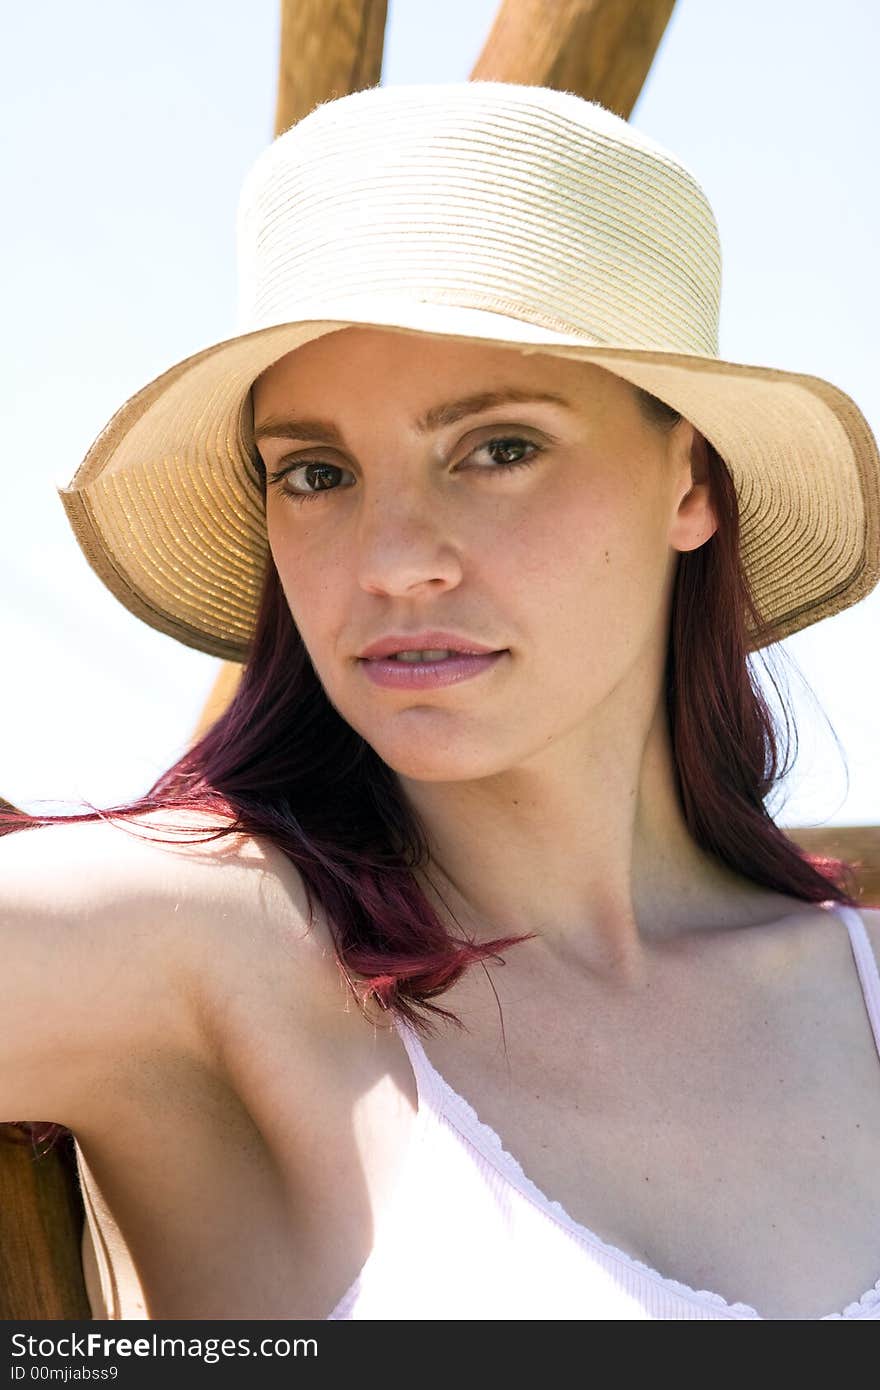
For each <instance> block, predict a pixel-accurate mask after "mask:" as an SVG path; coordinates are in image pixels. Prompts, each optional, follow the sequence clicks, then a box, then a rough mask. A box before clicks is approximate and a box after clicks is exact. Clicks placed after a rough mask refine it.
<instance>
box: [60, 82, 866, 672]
mask: <svg viewBox="0 0 880 1390" xmlns="http://www.w3.org/2000/svg"><path fill="white" fill-rule="evenodd" d="M237 231H238V255H239V294H240V299H239V327H238V332H237V333H236V335H235V336H234V337H232V338H230V339H228V340H225V341H223V342H221V343H212V344H210V345H209V346H207V347H206V348H205V349H204V350H203V351H201V352H198V353H196V354H195V355H193V356H191V357H189V358H187V359H185V360H184V361H182V362H178V363H176V364H175V365H174V366H173V367H171V368H170V370H169V371H167V372H165V373H163V375H162V376H160V377H158V378H157V379H156V380H155V381H153V382H151V383H149V384H148V385H147V386H146V387H144V388H143V390H141V391H139V392H138V393H137V394H136V395H135V396H133V397H132V398H131V399H130V400H129V401H127V402H125V404H124V405H123V406H122V407H121V409H120V410H119V411H117V413H116V414H115V415H114V417H113V418H112V420H111V421H110V422H109V424H108V425H107V426H106V428H105V429H104V430H103V431H102V433H101V434H100V435H99V436H98V438H97V440H96V441H95V443H94V444H93V445H92V447H91V449H90V450H89V452H88V454H87V455H86V458H85V460H84V461H83V463H82V465H81V466H80V468H79V469H78V470H77V472H76V474H75V476H74V478H73V479H72V481H71V483H70V484H69V486H68V487H67V488H65V489H60V495H61V499H62V502H63V504H64V507H65V509H66V512H67V515H68V518H69V520H70V523H71V525H72V527H73V529H74V532H75V534H76V537H77V539H78V541H79V543H80V545H81V546H82V549H83V551H84V553H85V555H86V557H87V559H88V561H89V563H90V564H91V565H92V567H93V568H94V570H95V571H96V573H97V574H98V575H99V576H100V577H101V579H102V580H103V581H104V583H105V584H106V585H107V586H108V587H109V588H110V589H111V591H112V592H113V593H114V594H115V595H116V596H117V597H118V598H119V599H120V601H121V602H122V603H124V604H125V605H126V606H127V607H128V608H129V609H130V610H131V612H133V613H135V614H136V615H137V616H138V617H139V618H142V619H143V620H144V621H146V622H148V623H150V624H151V625H152V626H154V627H156V628H158V629H159V630H161V631H163V632H166V633H169V634H170V635H171V636H173V637H175V638H177V639H178V640H179V641H181V642H184V643H186V644H188V645H190V646H193V647H196V648H199V649H200V650H203V651H207V652H210V653H212V654H213V655H217V656H222V657H227V658H229V659H242V658H243V657H244V656H245V654H246V650H247V645H248V641H249V639H250V636H251V634H252V631H253V625H254V618H255V613H256V605H257V601H258V597H259V592H260V588H261V584H262V579H263V574H264V569H265V565H266V560H267V545H266V534H265V520H264V505H263V497H262V493H261V487H260V482H259V476H258V473H257V471H256V469H255V466H254V462H253V460H254V457H255V452H256V451H255V448H254V443H253V436H252V418H251V409H250V394H249V393H250V387H251V385H252V383H253V381H254V379H255V378H256V377H257V376H258V375H259V374H260V372H261V371H263V370H264V369H265V368H266V367H268V366H269V365H270V364H271V363H272V362H274V361H276V360H277V359H278V358H279V357H281V356H283V355H284V354H285V353H287V352H289V351H292V350H293V349H294V348H296V347H298V346H301V345H302V344H303V343H305V342H308V341H310V340H311V339H313V338H315V337H317V336H319V335H320V334H322V333H326V332H331V331H333V330H334V329H338V328H341V327H345V326H348V325H350V324H351V325H357V324H370V325H375V326H377V327H387V328H389V329H395V330H398V331H405V332H408V333H411V334H413V335H415V336H414V341H416V342H417V340H418V339H417V335H418V334H422V333H442V334H444V335H449V336H452V337H456V338H461V339H462V340H466V341H474V340H475V339H479V340H485V341H486V342H488V343H490V344H492V345H493V346H509V347H516V348H518V349H519V350H520V351H525V352H534V351H541V352H550V353H556V354H559V355H562V356H566V357H572V358H575V359H580V360H583V361H586V362H591V363H594V364H596V365H598V366H602V367H605V368H606V369H607V370H610V371H613V372H616V373H617V374H619V375H620V376H622V377H624V378H625V379H627V380H628V381H630V382H632V383H633V384H635V385H638V386H641V387H643V388H644V389H645V390H647V391H650V392H651V393H652V394H653V395H656V396H658V397H660V398H661V399H662V400H665V401H667V402H668V403H669V404H670V405H672V406H674V407H675V408H676V409H677V410H679V411H681V412H682V414H683V415H685V416H686V417H687V418H688V419H689V420H691V421H692V423H693V424H694V425H695V426H696V427H697V429H699V430H700V431H701V432H702V433H703V434H704V435H705V436H706V438H707V439H708V440H709V441H710V442H711V443H712V444H713V445H714V446H715V448H716V449H717V450H718V452H719V453H720V454H721V456H722V458H723V459H724V460H725V462H726V464H727V466H728V468H729V470H730V472H731V475H732V477H733V480H734V483H735V485H736V488H737V493H738V497H739V504H740V514H741V527H742V555H743V564H744V568H745V571H746V575H747V577H748V579H749V582H750V584H751V586H752V589H753V592H754V594H755V597H756V600H757V603H758V607H759V611H760V612H761V614H762V616H763V620H764V621H763V625H762V627H761V629H760V631H757V632H753V633H752V634H751V641H752V646H753V647H754V648H757V647H759V646H762V645H765V644H766V643H767V642H768V641H770V640H774V639H776V638H780V637H784V636H787V635H789V634H790V633H792V632H795V631H797V630H798V629H800V628H802V627H806V626H807V625H808V624H810V623H813V622H816V621H817V620H818V619H820V618H823V617H826V616H829V615H831V614H832V613H835V612H838V611H840V610H841V609H843V608H846V607H848V606H849V605H851V604H853V603H855V602H857V601H858V600H859V599H861V598H863V597H864V596H865V595H866V594H867V593H869V592H870V590H871V589H872V588H873V587H874V586H875V585H876V583H877V582H878V580H880V458H878V451H877V445H876V441H875V440H874V439H873V437H872V434H871V431H870V429H869V427H868V424H867V422H866V420H865V418H864V416H863V415H862V414H861V412H860V411H859V409H858V407H857V406H856V404H855V403H854V402H853V401H852V400H851V399H850V398H849V397H848V396H847V395H846V394H845V393H844V392H843V391H841V390H839V389H838V388H837V387H835V386H832V385H831V384H830V383H828V382H825V381H823V380H821V379H820V378H817V377H811V376H805V375H800V374H796V373H790V372H785V371H782V370H780V369H776V368H771V367H762V366H750V365H746V364H740V363H730V362H725V361H721V360H720V359H719V358H718V356H717V352H718V319H719V305H720V288H721V252H720V245H719V238H718V230H717V227H716V223H715V218H714V216H713V214H712V210H711V208H710V206H709V203H708V201H707V199H706V196H705V194H704V193H703V191H702V189H701V188H700V186H699V183H698V182H697V180H696V178H695V177H694V175H693V174H692V173H691V172H690V171H689V170H688V169H686V168H685V167H684V166H683V165H682V163H681V162H680V161H679V160H677V159H676V158H675V157H674V156H673V155H672V154H670V153H669V152H668V151H666V150H664V149H663V148H662V147H660V146H659V145H657V144H656V143H655V142H654V141H652V140H650V139H649V138H648V137H647V136H645V135H644V134H642V133H641V132H639V131H637V130H636V129H635V128H634V127H632V126H631V125H630V124H629V123H628V122H626V121H623V120H621V119H620V118H619V117H617V116H615V115H613V114H612V113H611V112H609V111H607V110H605V108H603V107H601V106H598V105H596V104H594V103H591V102H586V101H584V100H582V99H581V98H579V97H577V96H575V95H573V94H571V93H567V92H557V91H554V90H551V89H548V88H542V87H523V86H517V85H514V84H507V83H495V82H475V83H451V84H438V85H427V86H426V85H418V86H402V87H390V88H382V87H374V88H369V89H367V90H366V91H362V92H358V93H355V94H353V95H351V96H346V97H343V98H341V99H339V100H335V101H330V102H325V103H323V104H322V105H320V106H318V107H316V108H315V110H314V111H313V112H311V113H310V115H309V116H307V117H306V118H305V119H304V120H302V121H300V122H299V123H298V124H297V125H296V126H294V127H292V128H291V130H289V131H287V132H285V134H283V135H281V136H280V137H279V138H278V139H277V140H275V141H274V142H273V143H272V145H270V146H269V147H268V148H267V149H266V150H265V151H263V153H262V154H261V155H260V157H259V158H258V160H257V161H256V163H255V165H254V166H253V168H252V169H251V171H250V173H249V174H248V176H247V178H246V179H245V182H244V185H243V188H242V192H241V199H240V204H239V215H238V227H237Z"/></svg>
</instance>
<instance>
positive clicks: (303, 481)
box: [267, 434, 543, 502]
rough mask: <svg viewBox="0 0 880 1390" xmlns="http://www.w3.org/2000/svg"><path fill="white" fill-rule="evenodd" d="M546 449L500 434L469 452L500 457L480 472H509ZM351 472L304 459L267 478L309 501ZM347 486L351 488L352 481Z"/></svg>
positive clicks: (332, 489) (298, 498)
mask: <svg viewBox="0 0 880 1390" xmlns="http://www.w3.org/2000/svg"><path fill="white" fill-rule="evenodd" d="M542 450H543V445H541V444H536V443H535V442H534V441H533V440H531V439H523V438H521V436H519V435H515V434H514V435H497V436H496V437H495V438H493V439H487V440H486V441H485V442H484V443H483V444H478V445H477V447H476V448H475V449H472V450H471V452H470V454H468V455H467V458H468V459H471V458H474V457H475V456H476V455H477V454H481V453H484V452H486V453H490V454H492V455H494V456H495V457H496V462H495V464H494V466H491V467H486V466H485V465H478V468H479V471H480V472H482V473H509V472H510V471H511V470H512V469H514V468H527V467H528V466H529V465H530V464H532V463H534V462H535V459H536V458H537V456H538V454H540V453H541V452H542ZM524 451H530V452H529V453H528V454H527V456H526V457H522V455H523V453H524ZM511 455H513V457H511ZM348 471H349V470H348V469H345V468H341V467H340V466H339V464H336V463H326V462H324V461H323V460H318V459H300V461H299V462H298V463H289V464H283V465H282V466H281V467H280V468H277V469H276V470H275V471H274V472H272V473H268V474H267V478H268V481H269V483H270V484H275V483H282V484H283V486H282V487H281V491H282V492H283V493H284V496H285V497H292V498H293V499H294V500H295V501H297V502H309V501H311V500H312V499H313V498H315V497H320V496H321V494H322V493H325V492H338V491H339V488H338V487H334V486H333V485H332V481H328V476H329V477H331V478H332V475H334V474H339V473H346V472H348ZM297 475H299V486H294V485H293V479H294V478H296V476H297ZM285 480H289V481H285ZM347 486H349V487H350V486H351V484H348V485H347Z"/></svg>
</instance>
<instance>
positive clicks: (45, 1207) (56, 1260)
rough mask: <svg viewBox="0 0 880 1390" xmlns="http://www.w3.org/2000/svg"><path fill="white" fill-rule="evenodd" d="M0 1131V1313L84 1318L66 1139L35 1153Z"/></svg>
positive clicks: (75, 1199)
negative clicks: (46, 1149) (44, 1151)
mask: <svg viewBox="0 0 880 1390" xmlns="http://www.w3.org/2000/svg"><path fill="white" fill-rule="evenodd" d="M3 1131H4V1132H3V1133H2V1134H0V1318H4V1319H7V1320H9V1319H12V1320H20V1319H23V1320H28V1319H32V1318H36V1319H64V1320H69V1319H72V1320H76V1321H81V1320H89V1319H90V1318H91V1316H92V1313H91V1308H90V1306H89V1300H88V1296H87V1293H86V1287H85V1280H84V1277H83V1270H82V1259H81V1244H80V1242H81V1239H82V1229H83V1219H84V1218H83V1205H82V1198H81V1196H80V1192H79V1181H78V1179H77V1176H76V1163H75V1160H74V1158H73V1155H72V1153H71V1146H70V1141H68V1140H61V1141H59V1143H58V1145H56V1147H55V1148H53V1149H50V1150H49V1152H48V1153H46V1154H43V1155H42V1156H37V1155H36V1154H35V1153H34V1150H33V1147H32V1145H31V1144H30V1142H29V1141H26V1142H18V1141H17V1140H13V1139H12V1138H10V1137H8V1136H10V1135H15V1134H18V1135H23V1131H21V1130H16V1129H15V1128H14V1127H13V1126H12V1125H4V1126H3Z"/></svg>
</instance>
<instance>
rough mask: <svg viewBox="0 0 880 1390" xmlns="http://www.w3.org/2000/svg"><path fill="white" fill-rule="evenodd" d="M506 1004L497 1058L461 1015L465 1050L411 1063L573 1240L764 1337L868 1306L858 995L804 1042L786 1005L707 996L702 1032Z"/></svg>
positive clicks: (873, 1192) (434, 1045)
mask: <svg viewBox="0 0 880 1390" xmlns="http://www.w3.org/2000/svg"><path fill="white" fill-rule="evenodd" d="M850 983H851V982H850ZM502 994H503V999H502V1003H503V1010H504V1021H505V1035H506V1042H507V1046H506V1050H505V1048H504V1047H503V1046H502V1043H501V1039H500V1030H499V1028H498V1026H497V1022H496V1026H495V1027H494V1029H493V1028H491V1027H489V1026H488V1024H487V1015H486V1014H485V1012H484V1011H482V1010H480V1009H474V1010H472V1011H471V1012H470V1013H469V1015H468V1016H469V1018H470V1021H471V1023H472V1024H473V1030H472V1031H471V1032H470V1033H469V1034H455V1035H451V1036H447V1037H443V1038H438V1039H431V1040H430V1041H428V1042H426V1043H425V1046H424V1049H422V1055H424V1054H425V1053H427V1055H428V1057H429V1058H430V1062H428V1063H427V1065H428V1067H429V1068H430V1072H429V1084H431V1083H432V1079H433V1080H434V1081H436V1076H437V1074H438V1073H439V1076H440V1077H441V1078H442V1080H441V1081H440V1082H439V1093H440V1095H441V1097H443V1098H444V1101H443V1103H444V1104H446V1105H447V1106H448V1108H449V1110H450V1113H451V1114H452V1115H453V1116H454V1117H459V1118H461V1116H462V1114H463V1116H464V1118H463V1129H464V1130H465V1132H467V1133H468V1134H469V1135H470V1136H471V1137H472V1138H474V1139H475V1142H476V1144H477V1146H478V1147H481V1148H482V1150H483V1152H484V1153H485V1154H488V1155H489V1156H490V1157H491V1156H492V1155H493V1152H494V1151H495V1150H496V1148H497V1141H500V1144H501V1145H503V1148H504V1149H505V1150H506V1151H507V1154H509V1155H511V1156H512V1158H513V1160H515V1165H517V1166H518V1167H519V1168H521V1170H522V1172H523V1173H524V1174H525V1176H526V1179H527V1181H528V1183H529V1184H534V1185H535V1186H536V1187H537V1189H539V1190H540V1193H541V1194H543V1195H544V1196H545V1197H546V1198H547V1199H549V1202H550V1203H553V1202H556V1203H559V1204H561V1206H562V1208H564V1211H565V1213H566V1214H567V1216H568V1217H569V1218H570V1219H571V1221H572V1223H573V1224H574V1225H575V1226H576V1227H578V1228H580V1230H581V1231H582V1233H584V1234H585V1235H587V1236H592V1237H598V1239H599V1241H600V1242H605V1243H607V1244H610V1245H612V1246H614V1247H616V1248H617V1249H619V1250H621V1251H623V1252H625V1253H626V1254H627V1255H628V1256H631V1257H632V1258H633V1259H635V1260H637V1261H640V1262H642V1263H644V1264H645V1265H647V1266H649V1268H650V1269H652V1270H654V1271H657V1272H659V1274H661V1275H663V1276H665V1277H666V1278H669V1279H673V1280H677V1281H680V1282H681V1283H684V1284H686V1285H688V1286H689V1287H691V1288H695V1289H707V1290H710V1291H712V1292H714V1293H716V1294H720V1295H722V1296H723V1297H724V1298H725V1299H726V1300H727V1301H728V1302H731V1303H733V1302H742V1303H747V1304H749V1305H751V1306H753V1307H755V1308H756V1309H757V1310H758V1311H759V1312H760V1314H761V1315H762V1316H763V1317H768V1318H800V1319H803V1318H817V1317H822V1316H825V1315H827V1314H829V1313H835V1312H839V1311H841V1310H842V1309H843V1308H844V1307H846V1306H848V1305H849V1304H851V1303H853V1302H855V1301H857V1300H858V1299H859V1298H860V1297H861V1296H862V1294H863V1293H865V1292H866V1291H867V1290H869V1289H872V1288H873V1287H874V1285H875V1283H876V1281H878V1279H880V1188H878V1179H877V1171H878V1170H877V1156H878V1154H880V1060H878V1056H877V1050H876V1048H875V1046H874V1041H873V1038H872V1035H871V1031H870V1028H869V1027H868V1026H867V1021H866V1019H865V1016H864V1010H863V1009H862V1008H860V1007H859V1006H860V1003H861V1001H860V999H859V997H858V988H857V986H856V989H855V993H853V992H852V991H851V990H850V992H849V993H847V994H846V995H845V996H844V998H843V999H842V1001H841V1008H840V1009H839V1011H838V1010H836V1009H835V1010H834V1011H833V1013H832V1014H831V1015H830V1016H829V1015H826V1016H825V1017H824V1018H822V1019H819V1018H816V1019H814V1020H810V1022H809V1027H808V1028H807V1029H805V1028H804V1027H802V1026H801V1024H802V1023H803V1017H801V1018H800V1019H798V1020H795V1019H793V1018H787V1017H786V1008H787V1005H786V1003H785V1000H784V998H782V997H780V998H779V1000H778V1001H777V1002H778V1008H777V1011H776V1013H775V1014H771V1013H766V1012H764V1011H763V1010H762V1009H761V1008H754V1007H749V1008H747V1009H745V1010H744V1011H743V1016H742V1017H736V1016H735V1013H734V1012H732V1011H730V1010H726V1009H725V1007H724V1006H723V1003H722V1001H721V1000H720V999H716V1000H714V1001H711V1000H710V999H708V997H707V996H705V995H704V996H703V1013H702V1016H700V1017H698V1016H697V1013H698V1011H697V1010H691V1011H690V1013H691V1016H690V1017H689V1018H678V1019H677V1020H675V1019H674V1016H673V1015H672V1014H671V1013H670V1011H669V1009H668V1008H667V1007H666V1006H665V1005H662V1004H661V1005H660V1006H659V1011H658V1010H655V1008H654V1007H653V1006H651V1005H646V1006H645V1008H644V1012H643V1016H642V1018H641V1020H640V1019H639V1017H638V1016H637V1015H629V1016H627V1017H626V1018H625V1019H619V1018H618V1019H615V1018H614V1017H613V1013H609V1014H608V1015H607V1016H606V1017H605V1018H604V1019H600V1020H598V1021H597V1022H595V1021H593V1022H591V1021H590V1020H589V1019H588V1018H585V1017H584V1016H583V1015H579V1014H578V1013H577V1012H572V1011H569V1010H568V1009H563V1010H562V1011H561V1012H560V1013H559V1014H554V1013H553V1012H552V1011H547V1010H543V1011H538V1012H536V1011H535V1010H534V1008H533V1005H532V1001H531V1000H530V999H528V998H527V996H526V995H524V994H520V993H519V991H518V990H517V989H516V988H515V987H510V986H508V987H506V988H505V989H504V990H503V991H502ZM467 1002H469V1001H467ZM453 1007H454V1005H453ZM465 1013H466V1014H468V1009H467V1003H466V1004H465ZM658 1013H659V1014H660V1015H662V1016H663V1017H664V1018H665V1020H666V1022H665V1023H664V1024H663V1025H662V1026H660V1025H659V1024H658V1021H657V1019H658ZM807 1013H809V1008H807ZM418 1064H419V1062H418V1057H416V1065H418ZM432 1064H433V1065H432ZM431 1074H433V1077H432V1075H431ZM461 1098H463V1100H464V1102H465V1105H464V1107H461V1106H460V1105H459V1101H460V1099H461ZM474 1120H476V1122H477V1123H476V1125H475V1126H474V1124H473V1122H474ZM493 1132H494V1135H495V1136H497V1140H496V1141H494V1142H493V1137H492V1136H493Z"/></svg>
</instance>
